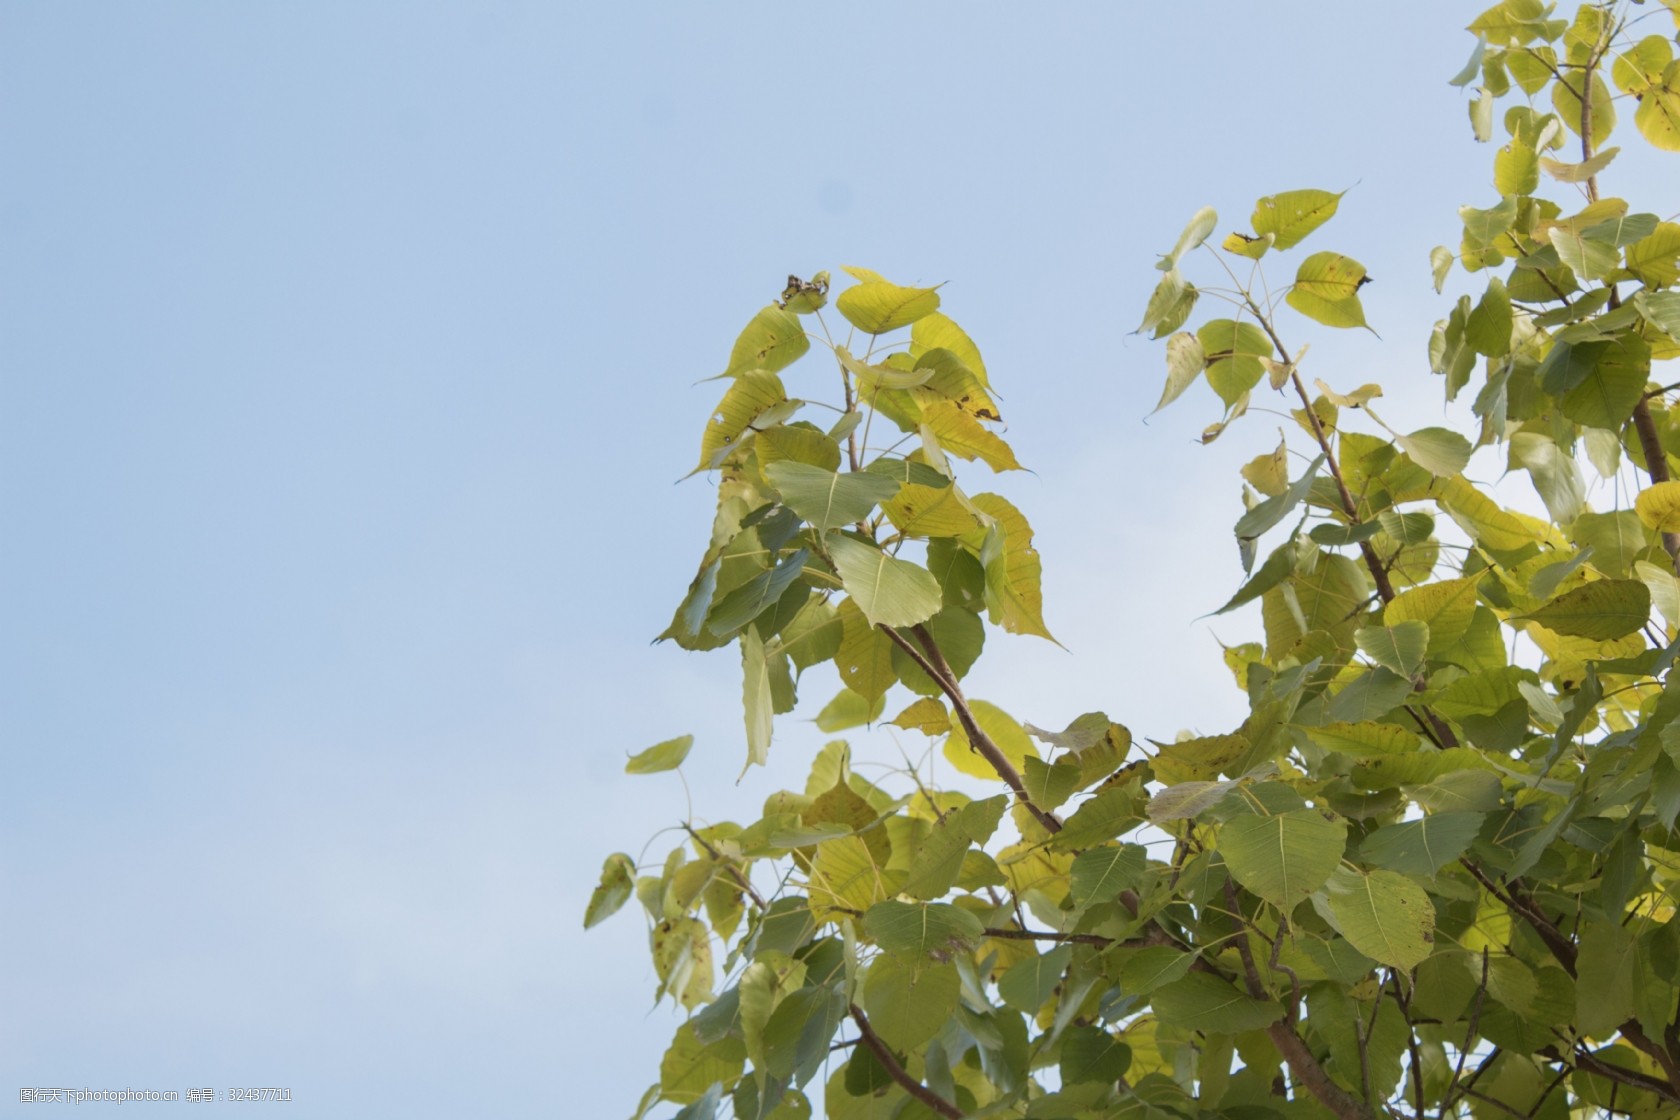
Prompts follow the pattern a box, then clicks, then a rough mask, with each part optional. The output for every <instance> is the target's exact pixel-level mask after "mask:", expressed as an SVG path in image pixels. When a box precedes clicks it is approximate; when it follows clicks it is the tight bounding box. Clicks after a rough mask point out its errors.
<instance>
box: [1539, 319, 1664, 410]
mask: <svg viewBox="0 0 1680 1120" xmlns="http://www.w3.org/2000/svg"><path fill="white" fill-rule="evenodd" d="M1577 349H1585V348H1584V347H1578V348H1577ZM1650 372H1651V348H1650V346H1649V345H1648V344H1647V343H1646V342H1645V340H1644V339H1642V338H1640V337H1639V336H1637V335H1625V336H1623V337H1622V338H1620V339H1618V340H1617V341H1616V342H1615V343H1613V344H1611V345H1609V346H1607V347H1606V348H1605V349H1603V350H1602V351H1599V352H1598V353H1597V361H1596V362H1595V363H1594V365H1593V367H1592V370H1591V372H1589V373H1588V374H1587V376H1586V377H1585V378H1584V379H1583V380H1582V381H1581V383H1580V384H1578V385H1576V386H1575V388H1573V389H1571V390H1570V391H1569V392H1568V393H1567V394H1565V395H1564V398H1563V400H1562V401H1561V402H1560V408H1561V411H1562V412H1563V414H1564V415H1565V416H1567V417H1569V418H1570V419H1571V420H1573V421H1575V422H1576V423H1577V424H1582V425H1584V426H1586V427H1588V428H1608V429H1610V430H1612V431H1621V429H1622V425H1624V424H1626V423H1627V421H1628V419H1629V418H1630V417H1632V416H1633V410H1634V406H1635V405H1637V404H1638V403H1639V398H1640V396H1641V395H1642V394H1643V393H1644V391H1645V380H1646V378H1647V377H1649V376H1650Z"/></svg>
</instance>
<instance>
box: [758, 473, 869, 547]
mask: <svg viewBox="0 0 1680 1120" xmlns="http://www.w3.org/2000/svg"><path fill="white" fill-rule="evenodd" d="M764 476H765V478H767V479H769V481H770V485H772V486H774V487H775V488H776V490H777V491H778V492H779V493H780V494H781V495H782V501H783V502H785V503H786V504H787V506H788V508H789V509H791V510H793V512H795V513H797V514H798V515H799V516H800V517H802V518H804V519H805V521H806V522H808V523H809V524H810V525H811V527H812V528H814V529H816V530H817V531H818V532H819V533H826V532H828V531H829V530H830V529H837V528H839V527H840V526H842V525H850V524H853V523H854V522H858V521H862V520H863V519H864V518H865V517H868V516H869V513H870V511H871V510H873V509H874V508H875V506H876V504H877V503H879V502H884V501H887V500H888V499H890V498H891V497H892V496H893V495H894V494H896V493H898V482H897V481H896V480H894V479H892V478H889V477H887V476H886V475H882V474H875V473H872V472H870V471H853V472H849V473H846V474H836V473H835V472H833V471H825V470H823V469H822V468H821V467H813V466H808V465H807V464H805V463H795V462H791V461H787V460H784V461H782V462H779V463H771V464H770V465H768V466H766V467H765V468H764Z"/></svg>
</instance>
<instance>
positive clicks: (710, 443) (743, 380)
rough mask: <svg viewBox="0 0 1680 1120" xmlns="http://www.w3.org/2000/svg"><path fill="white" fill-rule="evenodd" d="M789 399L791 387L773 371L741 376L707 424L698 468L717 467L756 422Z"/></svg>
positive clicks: (731, 386) (702, 439) (713, 411)
mask: <svg viewBox="0 0 1680 1120" xmlns="http://www.w3.org/2000/svg"><path fill="white" fill-rule="evenodd" d="M787 399H788V396H787V390H785V389H783V388H782V382H781V379H780V378H778V377H777V376H776V375H775V374H773V373H766V372H763V371H756V370H755V371H751V372H748V373H743V374H742V375H741V376H739V377H737V378H736V379H735V382H734V384H732V385H730V386H729V390H728V391H727V392H725V393H724V394H723V400H721V401H719V402H718V406H717V408H715V409H713V410H712V418H711V419H710V420H709V421H707V423H706V433H705V435H704V436H702V437H701V439H700V465H699V466H698V467H696V468H695V469H696V470H711V469H712V468H714V467H716V466H717V465H718V464H719V463H720V462H722V460H723V457H724V456H725V455H726V454H728V452H729V451H730V450H732V449H733V448H734V447H735V446H736V444H737V443H738V442H739V441H740V439H741V437H742V436H743V435H744V434H745V433H746V432H747V429H748V428H749V427H750V426H752V425H753V422H754V421H756V420H758V419H759V418H760V417H762V416H763V415H764V414H765V413H767V412H769V411H771V410H772V409H776V408H777V406H779V405H781V404H783V403H784V402H786V401H787ZM759 426H761V427H763V426H767V425H762V424H761V425H759Z"/></svg>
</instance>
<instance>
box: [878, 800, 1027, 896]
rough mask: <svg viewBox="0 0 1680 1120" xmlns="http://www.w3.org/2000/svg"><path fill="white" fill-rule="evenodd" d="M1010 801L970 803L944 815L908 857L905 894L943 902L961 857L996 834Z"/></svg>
mask: <svg viewBox="0 0 1680 1120" xmlns="http://www.w3.org/2000/svg"><path fill="white" fill-rule="evenodd" d="M1008 805H1009V799H1008V797H1006V796H1004V795H1001V794H1000V795H999V796H997V797H988V798H986V799H985V800H984V801H971V802H969V803H968V804H967V805H964V806H963V807H962V808H961V809H958V810H957V811H956V812H953V813H947V814H945V816H944V818H943V819H942V820H939V821H937V822H936V823H935V824H934V825H933V827H932V828H931V829H930V830H929V831H928V834H927V836H925V837H924V838H923V839H922V842H921V843H920V844H918V845H916V848H915V850H914V851H913V852H912V853H911V856H910V877H909V878H908V879H906V880H905V881H904V893H906V894H908V895H910V896H911V897H912V898H921V899H931V898H942V897H943V896H944V895H945V893H946V892H947V891H949V890H950V889H951V884H952V883H954V882H956V879H957V874H958V872H959V871H960V870H961V868H962V862H963V856H964V855H965V854H966V853H967V852H968V850H969V849H970V848H971V847H972V846H974V845H976V844H984V843H985V842H986V841H987V840H988V839H990V838H991V835H992V833H993V832H995V831H996V830H997V826H998V822H999V821H1001V820H1002V819H1003V814H1004V810H1005V809H1006V808H1008Z"/></svg>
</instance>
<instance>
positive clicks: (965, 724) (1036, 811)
mask: <svg viewBox="0 0 1680 1120" xmlns="http://www.w3.org/2000/svg"><path fill="white" fill-rule="evenodd" d="M881 632H882V633H884V634H886V636H887V637H888V638H890V639H891V640H892V643H893V644H894V645H896V646H897V647H898V648H899V649H901V650H903V651H904V652H905V653H907V654H909V655H910V659H911V660H912V661H914V662H915V663H916V664H917V666H918V667H920V668H921V670H922V672H924V673H926V674H927V675H928V677H929V678H931V679H932V681H933V683H934V684H936V685H938V686H939V691H941V692H943V693H944V694H945V696H946V698H947V699H949V700H950V701H951V710H952V711H954V712H956V713H957V722H958V723H960V724H962V729H963V731H964V733H966V734H967V735H968V745H969V746H971V747H973V748H974V749H975V750H976V751H977V752H979V754H980V757H982V758H984V759H985V760H986V762H987V764H988V765H990V766H991V768H992V769H993V770H995V771H996V772H997V776H998V777H1000V778H1002V779H1003V784H1004V785H1006V786H1008V787H1009V788H1010V789H1011V790H1012V791H1013V792H1014V794H1015V797H1016V799H1017V800H1018V801H1020V803H1021V804H1022V805H1024V806H1026V809H1027V812H1029V813H1031V814H1032V815H1033V819H1035V820H1037V821H1038V823H1039V824H1041V825H1043V826H1044V828H1045V830H1046V831H1048V832H1060V831H1061V830H1062V822H1061V821H1060V820H1059V819H1057V817H1056V815H1055V814H1054V813H1051V812H1048V811H1046V810H1044V809H1040V808H1039V807H1038V806H1037V805H1035V804H1033V799H1032V795H1031V794H1029V793H1028V792H1027V786H1026V783H1025V782H1023V781H1022V780H1021V774H1020V772H1019V771H1018V770H1016V769H1015V764H1014V763H1012V762H1010V761H1009V757H1008V756H1007V755H1005V754H1004V753H1003V750H1002V749H1001V748H1000V747H999V746H998V745H997V743H995V742H993V741H992V737H991V736H990V735H988V734H986V732H985V731H984V730H983V729H982V728H981V727H980V725H979V724H978V723H976V722H975V720H974V712H973V711H972V710H971V709H970V708H969V706H968V698H967V697H965V696H964V695H963V692H962V686H961V685H959V684H957V675H956V674H955V673H954V672H952V671H951V666H950V664H949V663H947V662H946V660H945V655H944V654H943V653H941V652H940V651H939V643H937V642H935V641H934V640H933V635H932V634H930V633H928V631H927V627H925V626H913V627H911V630H910V632H911V633H913V634H915V635H916V640H917V641H918V642H920V643H921V645H922V649H920V650H918V649H917V648H916V647H915V646H914V645H913V644H911V642H910V640H909V639H908V638H906V637H905V636H904V635H903V634H900V633H899V632H898V631H897V630H894V629H893V628H892V627H891V626H882V627H881ZM924 650H925V651H926V652H925V653H924V652H923V651H924ZM1136 912H1137V911H1136V909H1135V908H1134V909H1133V913H1136Z"/></svg>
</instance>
